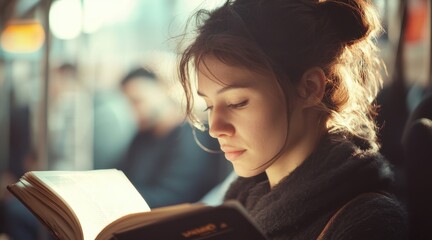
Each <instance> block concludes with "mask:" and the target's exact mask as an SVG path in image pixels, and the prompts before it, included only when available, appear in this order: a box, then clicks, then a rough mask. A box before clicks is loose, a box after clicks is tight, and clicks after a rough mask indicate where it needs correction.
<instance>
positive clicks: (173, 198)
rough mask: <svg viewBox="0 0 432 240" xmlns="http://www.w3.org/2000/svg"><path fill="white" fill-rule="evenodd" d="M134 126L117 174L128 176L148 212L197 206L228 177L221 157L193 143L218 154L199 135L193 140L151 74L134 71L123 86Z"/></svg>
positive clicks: (206, 137) (214, 145)
mask: <svg viewBox="0 0 432 240" xmlns="http://www.w3.org/2000/svg"><path fill="white" fill-rule="evenodd" d="M120 84H121V89H122V91H123V93H124V94H125V96H126V98H127V99H128V100H129V102H130V104H131V109H132V112H133V116H134V118H135V119H136V123H137V129H138V131H137V133H136V135H135V137H134V138H133V140H132V142H131V144H130V147H129V149H128V150H127V152H126V154H125V157H124V159H123V160H122V161H121V162H120V164H119V169H121V170H123V171H124V173H125V174H126V175H127V176H128V177H129V179H130V180H131V182H132V183H133V184H134V185H135V187H136V188H137V189H138V191H139V192H140V193H141V195H142V196H143V197H144V199H145V200H146V201H147V203H148V204H149V206H150V207H152V208H155V207H161V206H166V205H173V204H177V203H183V202H196V201H199V200H200V199H201V197H203V196H204V195H205V194H206V193H207V192H208V191H210V190H211V189H212V188H213V187H214V186H216V185H217V184H218V183H219V182H221V181H222V180H223V178H225V177H226V176H227V175H228V173H229V172H230V170H231V169H230V168H229V167H230V166H229V164H228V162H227V161H220V158H222V157H223V155H222V154H220V153H218V154H216V153H209V152H206V151H205V150H204V149H202V148H201V147H200V146H199V145H198V144H197V142H196V140H197V141H199V143H200V144H202V145H204V146H206V147H208V148H210V149H217V148H218V143H217V142H216V141H214V140H212V139H211V138H210V136H209V135H208V134H207V135H205V134H203V133H199V135H198V133H196V134H197V135H195V137H194V133H193V130H192V128H191V126H190V125H189V124H188V123H187V122H185V119H184V115H182V112H181V106H180V104H179V103H178V102H177V101H175V100H174V99H173V98H172V97H171V96H170V95H169V94H168V93H167V87H166V86H165V85H164V83H163V80H161V79H158V77H157V76H156V75H155V74H154V72H152V71H150V70H148V69H145V68H142V67H140V68H137V69H134V70H132V71H131V72H130V73H129V74H127V75H126V76H125V77H124V79H123V80H122V81H121V83H120Z"/></svg>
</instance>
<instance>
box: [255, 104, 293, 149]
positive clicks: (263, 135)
mask: <svg viewBox="0 0 432 240" xmlns="http://www.w3.org/2000/svg"><path fill="white" fill-rule="evenodd" d="M251 119H254V120H253V121H251ZM248 128H249V131H250V136H249V139H250V140H251V141H254V143H253V145H254V148H255V149H257V150H258V151H260V152H261V153H262V154H264V155H275V154H276V153H277V152H278V151H279V150H280V149H281V148H282V147H283V145H284V143H285V138H286V133H287V121H286V112H285V111H284V109H282V108H277V107H273V108H265V109H262V110H261V111H256V112H255V115H254V116H252V117H251V118H250V120H249V124H248Z"/></svg>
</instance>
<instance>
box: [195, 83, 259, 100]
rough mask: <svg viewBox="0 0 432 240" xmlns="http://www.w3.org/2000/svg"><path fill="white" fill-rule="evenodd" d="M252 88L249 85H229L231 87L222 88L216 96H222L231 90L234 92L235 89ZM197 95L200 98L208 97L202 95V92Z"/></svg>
mask: <svg viewBox="0 0 432 240" xmlns="http://www.w3.org/2000/svg"><path fill="white" fill-rule="evenodd" d="M250 87H251V86H250V85H249V84H247V85H246V84H242V85H240V84H239V85H237V84H235V85H229V86H225V87H223V88H221V89H219V90H218V91H217V92H216V94H221V93H223V92H226V91H229V90H233V89H242V88H250ZM197 94H198V96H201V97H207V95H205V94H204V93H202V92H200V91H199V90H198V91H197Z"/></svg>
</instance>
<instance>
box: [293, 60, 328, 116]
mask: <svg viewBox="0 0 432 240" xmlns="http://www.w3.org/2000/svg"><path fill="white" fill-rule="evenodd" d="M325 85H326V76H325V74H324V71H323V70H322V69H321V68H319V67H314V68H310V69H308V70H306V72H305V73H303V76H302V78H301V80H300V83H299V85H298V86H297V93H298V95H299V96H300V98H301V99H302V100H303V101H304V105H305V107H312V106H315V105H317V104H318V103H320V102H321V100H322V99H323V97H324V92H325Z"/></svg>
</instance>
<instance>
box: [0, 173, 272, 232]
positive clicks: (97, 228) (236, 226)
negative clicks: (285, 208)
mask: <svg viewBox="0 0 432 240" xmlns="http://www.w3.org/2000/svg"><path fill="white" fill-rule="evenodd" d="M7 188H8V190H9V191H10V192H11V193H13V194H14V195H15V196H16V197H17V198H18V199H19V200H20V201H21V202H22V203H23V204H24V205H25V206H26V207H27V208H28V209H29V210H30V211H31V212H32V213H33V214H34V215H35V216H36V217H37V218H38V219H39V220H40V221H41V222H42V223H43V224H44V225H45V226H46V227H47V228H48V229H49V230H50V232H51V233H52V234H53V235H54V236H55V237H56V238H58V239H62V240H63V239H72V240H93V239H95V240H107V239H117V240H132V239H164V240H165V239H167V240H169V239H192V240H198V239H200V240H201V239H257V240H259V239H265V238H264V237H263V235H262V233H261V232H260V231H259V229H258V228H257V227H256V225H255V224H254V222H253V221H252V220H251V219H250V218H249V217H248V215H247V213H246V212H245V210H244V209H243V208H242V206H241V205H240V204H239V203H238V202H235V201H227V202H225V203H224V204H222V205H220V206H206V205H204V204H199V203H195V204H190V203H184V204H179V205H174V206H168V207H161V208H156V209H152V210H150V208H149V206H148V205H147V203H146V202H145V200H144V199H143V198H142V196H141V195H140V194H139V193H138V191H137V190H136V189H135V187H134V186H133V185H132V183H131V182H130V181H129V179H128V178H127V177H126V176H125V175H124V173H123V172H122V171H119V170H116V169H107V170H91V171H32V172H28V173H26V174H24V176H22V177H21V179H20V180H19V181H18V182H17V183H15V184H11V185H9V186H8V187H7Z"/></svg>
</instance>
